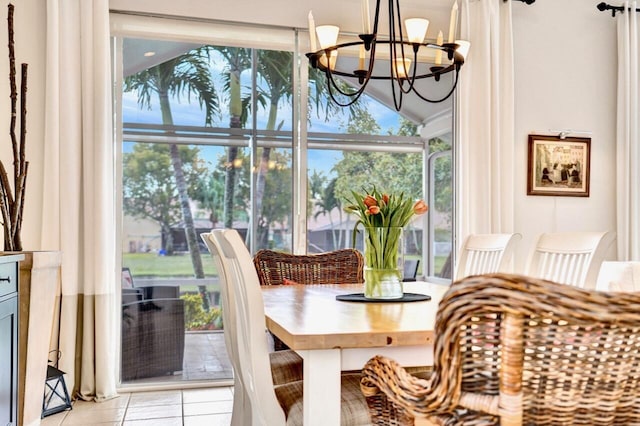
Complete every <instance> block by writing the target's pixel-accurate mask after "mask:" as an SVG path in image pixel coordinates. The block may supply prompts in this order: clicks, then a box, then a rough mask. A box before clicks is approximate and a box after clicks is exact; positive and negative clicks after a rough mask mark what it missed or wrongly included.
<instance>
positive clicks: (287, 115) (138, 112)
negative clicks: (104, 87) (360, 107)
mask: <svg viewBox="0 0 640 426" xmlns="http://www.w3.org/2000/svg"><path fill="white" fill-rule="evenodd" d="M223 68H224V61H223V60H222V58H221V57H220V56H219V54H218V56H216V54H215V53H214V55H213V56H212V59H211V69H212V71H213V74H214V82H213V84H214V87H216V88H221V87H224V85H223V80H222V73H223V72H224V69H223ZM241 83H242V85H243V87H244V89H243V90H248V89H247V87H249V85H250V83H251V82H250V73H249V72H245V73H243V75H242V81H241ZM218 96H219V97H221V98H220V104H221V105H222V107H221V113H220V114H219V115H217V116H216V117H214V123H213V126H214V127H226V126H227V125H228V123H229V114H228V109H227V108H226V107H225V105H226V102H225V99H224V98H223V96H224V92H223V91H221V90H219V91H218ZM171 110H172V114H173V120H174V123H175V124H177V125H186V126H203V125H204V117H205V115H204V112H203V111H202V110H201V109H200V106H199V105H198V103H197V100H196V99H195V98H194V97H192V98H191V102H190V103H189V101H188V97H186V96H182V97H181V98H180V99H178V98H177V97H174V98H173V99H172V101H171ZM367 110H368V111H369V113H370V114H371V115H372V116H373V117H374V118H375V119H376V121H377V122H378V123H379V125H380V127H381V128H382V133H384V134H386V133H387V130H388V129H389V128H395V129H397V128H398V127H399V124H398V123H399V115H398V114H396V113H395V111H391V110H389V109H388V108H387V107H385V106H383V105H381V104H379V103H377V102H375V101H372V100H370V99H369V100H368V106H367ZM346 111H347V110H346V109H345V114H344V116H343V117H334V118H332V119H331V120H329V121H325V120H323V119H318V118H317V117H316V115H315V113H312V114H311V117H310V119H311V121H310V123H309V131H313V132H327V133H333V132H344V128H345V127H346V124H347V120H348V115H347V114H346ZM122 115H123V120H124V122H134V123H145V124H154V123H155V124H161V123H162V118H161V114H160V108H159V106H158V100H157V98H156V97H152V99H151V107H150V108H147V107H144V108H141V107H140V106H139V105H138V100H137V94H136V93H133V92H125V93H123V97H122ZM291 116H292V114H291V108H290V104H289V102H282V103H281V106H280V109H279V112H278V123H280V121H282V128H281V129H282V130H291V128H292V120H291ZM266 120H267V117H266V112H265V111H264V109H262V108H259V110H258V117H257V123H258V128H263V129H264V128H265V127H266ZM249 122H250V121H249ZM124 150H125V151H126V150H127V146H126V145H125V147H124ZM207 152H208V153H207V155H206V158H205V159H206V160H207V161H211V162H215V161H216V160H217V159H216V158H210V156H211V155H213V156H214V157H217V156H218V155H221V154H222V153H223V148H219V149H218V150H211V149H209V150H207ZM214 152H215V154H214ZM340 157H341V153H340V152H337V151H323V150H315V151H313V155H310V156H309V158H308V165H309V169H310V170H319V171H322V172H323V173H324V174H325V175H328V174H329V173H330V167H331V165H332V164H334V163H335V162H336V161H338V160H339V159H340Z"/></svg>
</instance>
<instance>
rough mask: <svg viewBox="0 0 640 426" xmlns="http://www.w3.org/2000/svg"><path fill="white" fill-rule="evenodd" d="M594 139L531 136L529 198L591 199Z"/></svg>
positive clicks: (528, 174)
mask: <svg viewBox="0 0 640 426" xmlns="http://www.w3.org/2000/svg"><path fill="white" fill-rule="evenodd" d="M590 156H591V138H578V137H569V136H568V137H564V138H560V137H559V136H542V135H529V155H528V159H527V195H552V196H563V197H588V196H589V179H590V177H591V176H590V172H589V167H590Z"/></svg>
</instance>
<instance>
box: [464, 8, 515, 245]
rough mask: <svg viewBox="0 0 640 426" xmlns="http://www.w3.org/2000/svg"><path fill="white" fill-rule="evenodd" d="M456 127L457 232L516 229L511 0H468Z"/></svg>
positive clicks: (508, 230)
mask: <svg viewBox="0 0 640 426" xmlns="http://www.w3.org/2000/svg"><path fill="white" fill-rule="evenodd" d="M460 36H461V38H462V39H463V40H468V41H469V42H471V48H470V51H469V55H468V58H467V61H466V63H465V65H464V66H463V67H462V70H461V77H460V88H459V92H458V99H459V104H458V105H459V107H458V125H457V132H458V138H457V151H456V152H457V166H458V168H457V170H458V175H457V176H458V188H457V190H458V191H457V194H458V197H457V211H458V214H457V236H458V242H461V241H464V238H465V237H466V236H467V235H469V234H472V233H497V232H512V231H513V227H514V206H513V204H514V185H513V181H514V176H515V167H514V163H515V162H514V160H513V158H514V144H515V143H516V141H515V140H514V111H513V108H514V89H513V46H512V43H513V36H512V24H511V2H509V1H508V2H503V0H463V2H462V6H461V28H460Z"/></svg>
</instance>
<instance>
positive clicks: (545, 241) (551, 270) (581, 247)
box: [525, 232, 615, 290]
mask: <svg viewBox="0 0 640 426" xmlns="http://www.w3.org/2000/svg"><path fill="white" fill-rule="evenodd" d="M614 240H615V233H613V232H557V233H546V234H541V235H540V237H539V238H538V241H537V242H536V244H535V246H534V248H533V250H532V251H531V254H530V255H529V260H528V263H527V267H526V269H525V275H528V276H531V277H535V278H542V279H546V280H551V281H555V282H558V283H562V284H568V285H573V286H576V287H581V288H585V289H587V290H593V289H595V288H596V281H597V278H598V272H599V271H600V266H601V265H602V261H603V260H604V257H605V255H606V254H607V250H608V249H609V246H610V245H611V243H613V241H614Z"/></svg>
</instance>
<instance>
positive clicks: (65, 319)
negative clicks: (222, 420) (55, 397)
mask: <svg viewBox="0 0 640 426" xmlns="http://www.w3.org/2000/svg"><path fill="white" fill-rule="evenodd" d="M110 64H111V60H110V47H109V2H108V0H47V59H46V110H45V135H46V136H45V137H46V138H47V140H46V141H45V153H44V163H45V164H44V190H43V197H44V198H43V206H44V208H43V212H42V214H43V216H42V225H43V226H42V229H43V237H42V247H43V249H48V250H61V251H62V280H61V281H62V303H61V314H60V315H61V319H60V322H61V324H60V336H59V339H60V343H59V348H60V351H61V352H62V357H61V359H60V365H59V366H60V369H62V370H63V371H65V372H66V373H67V378H66V381H67V384H68V385H69V387H73V389H74V393H75V394H76V396H79V397H80V398H83V399H95V400H104V399H108V398H111V397H114V396H115V395H116V366H117V362H118V359H119V357H118V353H119V345H118V341H117V340H118V337H117V336H118V334H117V332H116V330H117V328H116V324H118V322H117V316H116V313H117V309H116V304H115V285H116V277H115V252H116V251H115V214H114V194H115V192H114V189H115V187H114V181H113V180H114V178H113V170H114V166H113V164H114V154H113V143H112V118H111V114H112V106H111V99H112V96H111V87H110V83H111V75H110V69H111V65H110Z"/></svg>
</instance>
